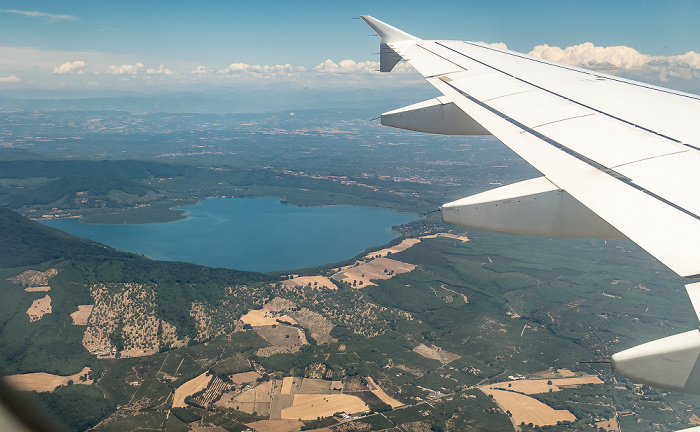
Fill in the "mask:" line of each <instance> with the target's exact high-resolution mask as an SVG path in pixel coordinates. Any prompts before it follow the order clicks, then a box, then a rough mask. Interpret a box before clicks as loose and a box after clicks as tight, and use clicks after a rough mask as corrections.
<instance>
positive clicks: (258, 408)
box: [216, 381, 272, 416]
mask: <svg viewBox="0 0 700 432" xmlns="http://www.w3.org/2000/svg"><path fill="white" fill-rule="evenodd" d="M225 396H226V395H224V396H222V398H221V399H220V400H219V402H217V403H216V405H220V406H225V407H227V408H233V409H237V410H239V411H243V412H247V413H249V414H253V413H256V414H257V415H259V416H268V415H270V402H271V399H272V382H271V381H267V382H264V383H262V384H260V385H259V386H257V387H253V388H249V389H246V390H245V391H243V392H242V393H240V394H238V395H236V396H235V397H233V398H232V399H230V398H229V399H228V400H226V399H225V398H224V397H225Z"/></svg>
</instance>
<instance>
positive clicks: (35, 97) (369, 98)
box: [0, 87, 434, 114]
mask: <svg viewBox="0 0 700 432" xmlns="http://www.w3.org/2000/svg"><path fill="white" fill-rule="evenodd" d="M433 96H434V91H433V90H432V89H429V88H425V87H414V88H403V89H397V88H382V89H359V90H358V89H353V90H344V89H343V90H328V89H313V88H302V89H266V90H248V91H246V90H244V91H241V90H235V91H234V90H229V91H213V90H212V91H205V92H201V91H198V92H178V93H156V94H150V95H149V94H144V93H127V92H124V93H118V92H99V93H96V92H91V91H54V90H51V91H49V90H34V91H27V90H23V91H21V92H20V91H3V92H2V93H0V110H11V111H12V110H39V111H44V110H119V111H129V112H138V113H149V112H172V113H181V112H191V113H218V114H225V113H241V112H245V113H254V112H274V111H284V110H301V109H313V108H322V109H323V108H367V107H380V106H385V105H386V106H387V107H391V108H397V107H400V106H402V104H403V105H406V104H409V103H415V102H419V101H421V100H423V99H427V98H430V97H433Z"/></svg>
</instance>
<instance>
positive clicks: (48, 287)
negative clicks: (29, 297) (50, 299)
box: [24, 286, 51, 292]
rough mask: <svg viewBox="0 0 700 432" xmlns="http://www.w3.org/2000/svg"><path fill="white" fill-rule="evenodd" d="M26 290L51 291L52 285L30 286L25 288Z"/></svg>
mask: <svg viewBox="0 0 700 432" xmlns="http://www.w3.org/2000/svg"><path fill="white" fill-rule="evenodd" d="M24 290H25V291H26V292H43V291H51V287H50V286H36V287H28V288H25V289H24Z"/></svg>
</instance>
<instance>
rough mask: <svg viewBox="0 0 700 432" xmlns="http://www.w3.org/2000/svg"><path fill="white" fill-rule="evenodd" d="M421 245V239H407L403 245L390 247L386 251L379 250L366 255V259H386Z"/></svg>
mask: <svg viewBox="0 0 700 432" xmlns="http://www.w3.org/2000/svg"><path fill="white" fill-rule="evenodd" d="M418 243H420V239H417V238H407V239H404V240H403V241H402V242H401V243H399V244H397V245H396V246H392V247H388V248H386V249H382V250H378V251H376V252H371V253H369V254H367V255H365V259H372V258H381V257H386V256H388V255H391V254H395V253H399V252H403V251H405V250H406V249H408V248H410V247H412V246H415V245H417V244H418Z"/></svg>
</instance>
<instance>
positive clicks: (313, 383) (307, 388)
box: [299, 378, 342, 394]
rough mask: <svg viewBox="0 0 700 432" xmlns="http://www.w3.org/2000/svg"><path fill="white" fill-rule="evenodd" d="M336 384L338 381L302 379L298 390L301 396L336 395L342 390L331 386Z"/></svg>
mask: <svg viewBox="0 0 700 432" xmlns="http://www.w3.org/2000/svg"><path fill="white" fill-rule="evenodd" d="M334 383H336V384H338V383H339V381H327V380H322V379H318V378H304V380H303V381H302V382H301V387H300V388H299V393H303V394H334V393H335V394H337V393H339V392H340V390H341V389H342V386H341V387H333V384H334Z"/></svg>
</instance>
